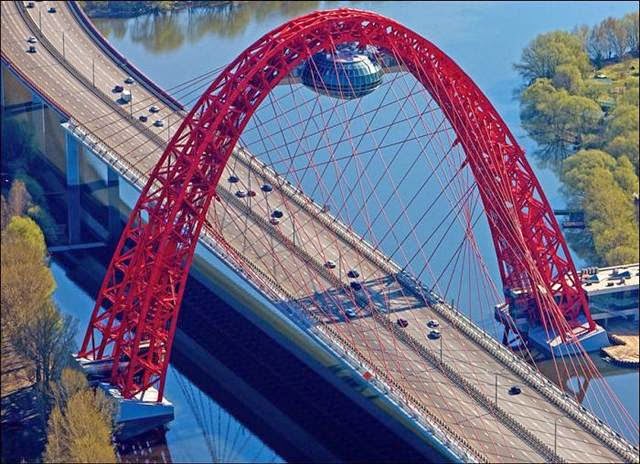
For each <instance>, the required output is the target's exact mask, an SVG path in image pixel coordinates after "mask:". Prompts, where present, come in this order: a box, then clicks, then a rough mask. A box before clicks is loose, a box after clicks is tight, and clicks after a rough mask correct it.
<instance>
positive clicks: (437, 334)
mask: <svg viewBox="0 0 640 464" xmlns="http://www.w3.org/2000/svg"><path fill="white" fill-rule="evenodd" d="M441 336H442V334H441V333H440V331H439V330H438V329H433V330H431V331H430V332H429V335H427V337H429V338H430V339H431V340H437V339H439V338H440V337H441Z"/></svg>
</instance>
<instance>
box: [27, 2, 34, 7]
mask: <svg viewBox="0 0 640 464" xmlns="http://www.w3.org/2000/svg"><path fill="white" fill-rule="evenodd" d="M34 6H35V4H34V3H33V2H27V8H33V7H34Z"/></svg>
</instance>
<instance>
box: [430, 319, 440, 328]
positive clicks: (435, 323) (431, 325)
mask: <svg viewBox="0 0 640 464" xmlns="http://www.w3.org/2000/svg"><path fill="white" fill-rule="evenodd" d="M427 327H429V328H431V329H435V328H436V327H440V323H439V322H438V321H436V320H435V319H431V320H430V321H429V322H427Z"/></svg>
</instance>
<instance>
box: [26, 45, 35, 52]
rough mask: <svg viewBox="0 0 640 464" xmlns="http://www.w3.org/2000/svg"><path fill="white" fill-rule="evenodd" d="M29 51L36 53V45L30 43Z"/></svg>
mask: <svg viewBox="0 0 640 464" xmlns="http://www.w3.org/2000/svg"><path fill="white" fill-rule="evenodd" d="M27 52H28V53H35V52H36V47H35V45H30V46H29V48H28V49H27Z"/></svg>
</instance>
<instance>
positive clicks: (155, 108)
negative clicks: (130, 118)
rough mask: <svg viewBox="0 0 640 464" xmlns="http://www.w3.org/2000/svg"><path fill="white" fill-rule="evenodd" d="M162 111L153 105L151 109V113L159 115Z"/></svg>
mask: <svg viewBox="0 0 640 464" xmlns="http://www.w3.org/2000/svg"><path fill="white" fill-rule="evenodd" d="M159 111H160V108H158V107H157V106H156V105H151V106H150V107H149V113H158V112H159Z"/></svg>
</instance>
